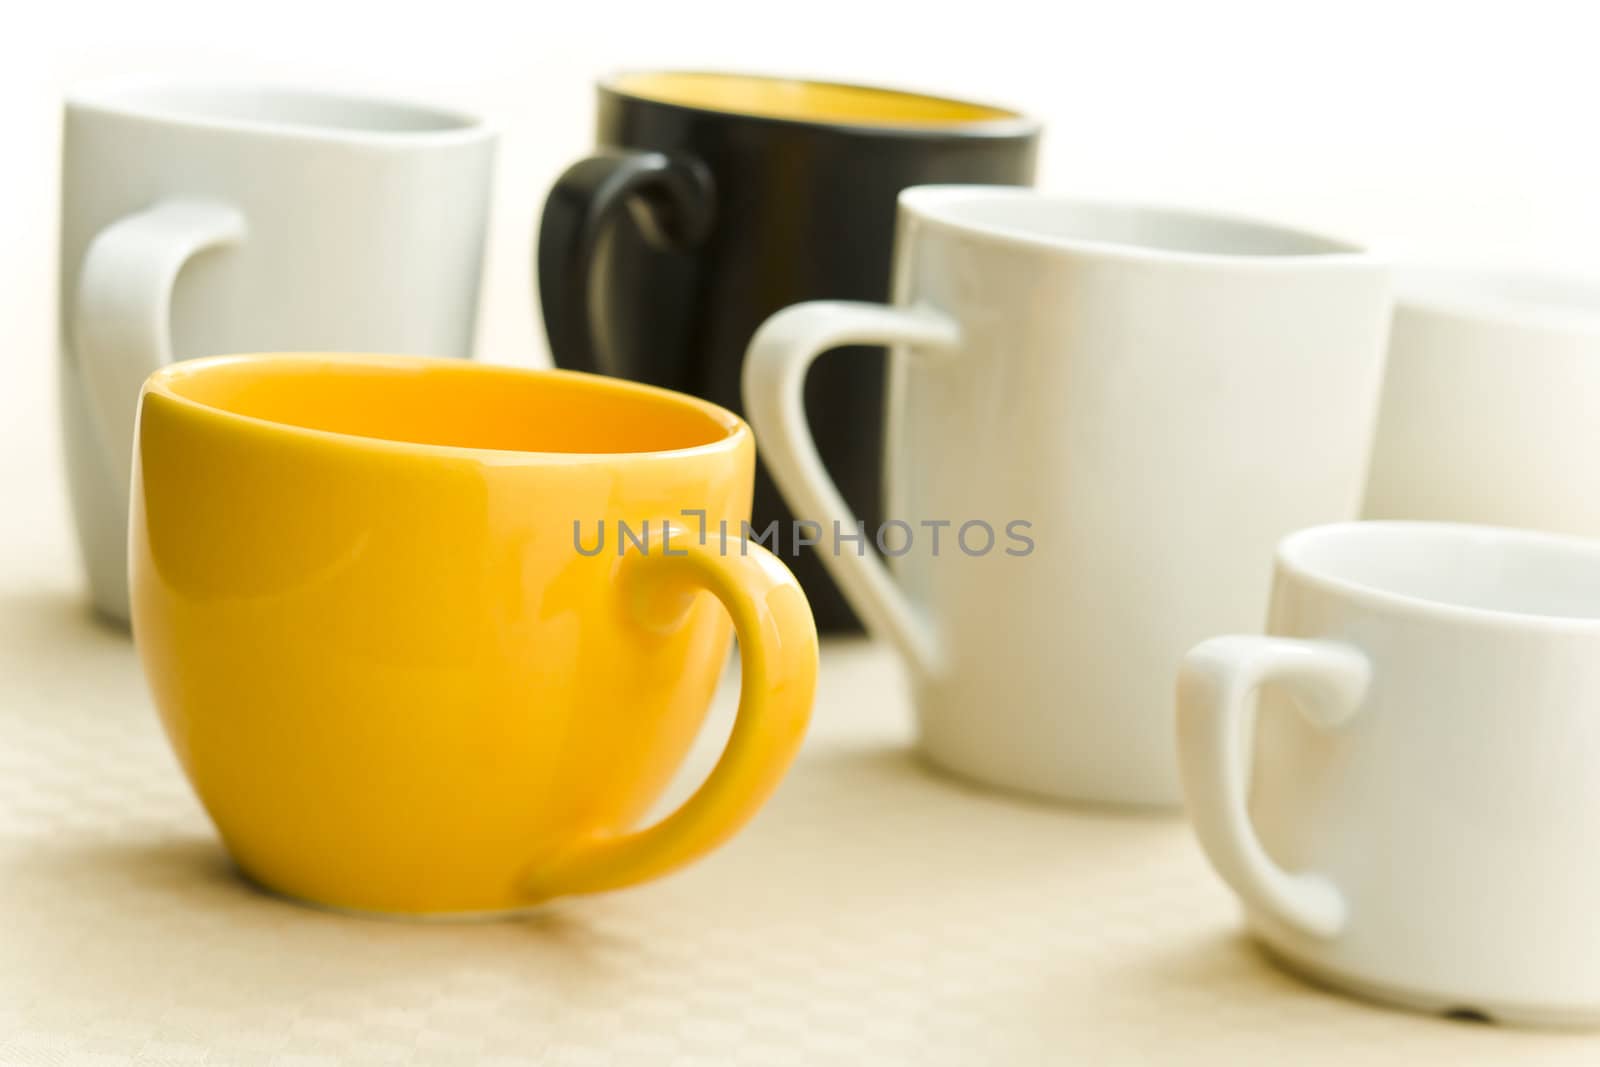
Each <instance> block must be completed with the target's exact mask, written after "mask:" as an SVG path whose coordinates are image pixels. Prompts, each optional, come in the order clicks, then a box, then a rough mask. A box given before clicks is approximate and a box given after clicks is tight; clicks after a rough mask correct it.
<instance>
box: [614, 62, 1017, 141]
mask: <svg viewBox="0 0 1600 1067" xmlns="http://www.w3.org/2000/svg"><path fill="white" fill-rule="evenodd" d="M675 76H685V77H695V78H725V79H728V80H729V81H745V82H766V83H769V84H776V83H789V84H795V85H810V86H818V87H822V88H827V89H847V90H850V91H852V92H860V93H870V94H875V95H883V96H890V97H901V98H906V99H914V100H924V101H928V102H932V103H940V104H956V105H960V106H962V107H971V108H981V109H983V110H986V111H991V112H993V113H994V114H993V115H992V116H989V117H982V118H972V119H961V120H955V121H949V122H895V121H893V120H890V119H884V120H873V119H828V118H804V117H797V116H791V115H772V114H767V113H764V112H761V111H753V110H744V109H740V108H723V107H712V106H710V105H706V104H691V103H682V102H679V101H675V100H670V99H666V98H664V97H660V96H653V95H651V94H649V93H643V92H638V91H635V90H631V89H628V88H625V87H624V83H625V82H627V81H628V80H629V79H631V78H640V77H675ZM597 85H598V88H599V89H600V91H601V92H602V93H609V94H611V95H613V96H617V97H621V98H623V99H627V100H636V101H638V102H640V103H644V104H651V105H654V106H656V107H665V108H676V109H678V110H682V111H693V112H698V113H700V114H704V115H722V116H726V117H729V118H738V119H745V120H748V121H751V122H770V123H777V124H779V125H785V126H807V127H811V128H814V129H825V130H834V131H841V132H872V133H878V134H899V135H903V136H909V137H915V136H919V135H921V136H935V137H937V136H950V135H957V136H989V137H1016V136H1028V135H1037V134H1038V133H1039V131H1040V128H1041V127H1040V124H1039V122H1038V121H1037V120H1036V119H1032V118H1030V117H1028V115H1027V114H1025V113H1024V112H1022V111H1019V110H1018V109H1016V108H1013V107H1007V106H1005V105H1002V104H990V103H987V102H984V101H980V100H968V99H965V98H963V97H957V96H946V95H944V94H942V93H929V92H921V91H918V90H916V89H905V88H898V87H895V86H888V85H873V84H869V83H865V82H847V81H833V80H831V79H827V78H810V77H805V76H803V75H787V74H754V73H749V72H746V71H737V70H705V69H684V70H679V69H657V68H629V69H626V70H617V71H613V72H612V73H610V74H608V75H606V76H605V77H604V78H601V79H600V80H599V82H598V83H597Z"/></svg>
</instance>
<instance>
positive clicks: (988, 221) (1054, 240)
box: [900, 185, 1381, 270]
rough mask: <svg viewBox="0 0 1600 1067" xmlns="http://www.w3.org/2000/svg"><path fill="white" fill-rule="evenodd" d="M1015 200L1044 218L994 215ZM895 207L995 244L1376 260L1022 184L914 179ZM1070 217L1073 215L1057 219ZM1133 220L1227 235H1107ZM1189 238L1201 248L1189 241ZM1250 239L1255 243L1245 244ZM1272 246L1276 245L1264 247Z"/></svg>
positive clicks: (1226, 260)
mask: <svg viewBox="0 0 1600 1067" xmlns="http://www.w3.org/2000/svg"><path fill="white" fill-rule="evenodd" d="M1019 201H1026V202H1028V203H1029V204H1031V205H1033V206H1034V207H1035V208H1036V209H1037V210H1038V211H1039V212H1041V214H1043V213H1052V214H1053V215H1054V218H1053V219H1052V220H1051V225H1048V226H1046V225H1039V224H1035V223H1029V222H1024V223H1016V222H1009V223H1008V222H997V221H996V220H995V218H994V216H995V215H996V214H997V213H998V212H1000V211H1004V210H1005V208H1006V207H1007V206H1008V205H1014V204H1016V203H1017V202H1019ZM900 208H901V210H902V211H903V212H905V213H907V214H909V215H911V216H912V217H914V218H916V219H917V220H919V221H920V222H923V223H926V224H930V225H934V226H942V227H945V228H947V229H951V230H954V231H957V232H961V233H967V234H976V235H980V236H982V237H984V238H986V239H988V240H991V241H995V242H998V243H1004V244H1010V245H1013V246H1015V247H1019V248H1030V249H1042V250H1053V251H1057V252H1065V253H1078V254H1083V255H1093V256H1095V257H1097V258H1116V259H1122V260H1130V261H1142V262H1150V263H1154V262H1161V263H1190V264H1196V265H1207V266H1212V267H1217V266H1226V267H1229V268H1231V269H1239V270H1283V269H1284V268H1286V267H1294V268H1302V269H1303V268H1306V267H1314V268H1319V269H1321V268H1344V267H1356V268H1360V269H1371V268H1372V267H1373V266H1374V265H1376V264H1378V263H1380V262H1381V260H1380V259H1379V258H1378V257H1377V256H1375V255H1374V254H1373V253H1372V252H1370V251H1369V250H1368V249H1366V248H1364V247H1363V246H1361V245H1359V244H1357V243H1355V242H1352V241H1347V240H1344V239H1343V238H1339V237H1333V236H1329V235H1327V234H1323V233H1318V232H1316V231H1313V230H1308V229H1304V228H1301V227H1298V226H1290V225H1284V224H1280V223H1276V222H1270V221H1267V220H1264V219H1259V218H1254V217H1251V216H1248V215H1238V214H1232V213H1229V212H1224V211H1212V210H1206V209H1197V208H1187V207H1179V206H1171V205H1163V204H1151V203H1142V202H1135V201H1117V200H1096V199H1086V198H1079V197H1071V196H1063V195H1057V194H1052V193H1043V192H1040V191H1038V190H1035V189H1029V188H1025V187H1022V186H1005V185H919V186H913V187H912V188H909V189H906V190H903V191H902V192H901V193H900ZM1069 217H1070V218H1072V221H1069V222H1066V223H1065V224H1063V220H1064V219H1068V218H1069ZM1132 219H1137V220H1138V221H1139V222H1142V223H1146V224H1153V227H1154V228H1159V229H1161V230H1162V231H1163V232H1168V233H1174V234H1176V233H1187V234H1193V233H1194V232H1196V231H1199V230H1201V229H1205V230H1209V231H1213V232H1215V233H1218V234H1222V235H1226V240H1223V241H1218V242H1216V243H1215V245H1214V246H1211V247H1207V246H1205V243H1204V242H1198V241H1194V240H1192V239H1185V240H1181V241H1164V240H1157V239H1154V238H1146V239H1138V238H1133V239H1127V238H1117V237H1111V236H1108V234H1109V233H1110V232H1111V231H1114V230H1117V229H1123V230H1126V229H1127V227H1126V225H1125V224H1126V223H1127V222H1128V221H1129V220H1132ZM1119 223H1120V224H1123V225H1120V226H1119V225H1118V224H1119ZM1195 245H1200V247H1193V246H1195ZM1185 246H1190V247H1185ZM1252 246H1254V247H1255V248H1256V249H1258V250H1250V249H1251V248H1252ZM1272 247H1275V248H1276V249H1277V250H1271V251H1269V250H1266V249H1268V248H1272Z"/></svg>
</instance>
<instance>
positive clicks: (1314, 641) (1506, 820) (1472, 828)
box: [1178, 522, 1600, 1024]
mask: <svg viewBox="0 0 1600 1067" xmlns="http://www.w3.org/2000/svg"><path fill="white" fill-rule="evenodd" d="M1258 689H1259V690H1260V692H1261V701H1260V710H1259V714H1257V713H1255V712H1254V711H1253V710H1252V698H1253V696H1254V694H1255V693H1256V691H1257V690H1258ZM1178 739H1179V754H1180V760H1181V765H1182V768H1183V779H1184V791H1185V793H1186V794H1187V797H1188V802H1189V812H1190V816H1191V818H1192V819H1193V821H1194V826H1195V830H1196V832H1197V834H1198V835H1199V838H1200V842H1201V844H1202V845H1203V846H1204V848H1205V850H1206V853H1207V855H1208V856H1209V857H1210V859H1211V862H1212V864H1213V865H1214V866H1215V867H1216V868H1217V870H1218V872H1219V873H1220V874H1221V875H1222V877H1223V878H1224V879H1225V880H1226V881H1227V882H1228V883H1229V885H1231V886H1232V888H1233V889H1234V891H1235V892H1237V893H1238V894H1239V896H1240V897H1241V899H1242V900H1243V902H1244V906H1245V911H1246V914H1247V917H1248V921H1249V924H1250V926H1251V927H1252V928H1253V930H1254V931H1255V933H1256V934H1257V935H1258V936H1259V937H1260V938H1261V940H1262V941H1264V942H1265V943H1266V944H1267V945H1268V946H1269V948H1270V949H1271V950H1272V951H1273V952H1274V954H1275V955H1277V956H1278V957H1280V958H1282V959H1283V960H1284V961H1285V962H1287V963H1288V964H1289V965H1290V966H1291V967H1293V968H1294V969H1296V970H1299V971H1302V972H1305V973H1307V974H1309V975H1311V976H1312V977H1314V978H1316V979H1318V980H1319V981H1322V982H1324V983H1327V984H1330V985H1334V986H1338V987H1341V988H1344V989H1347V990H1350V991H1353V992H1356V993H1358V994H1361V995H1364V996H1368V997H1373V998H1376V999H1381V1000H1385V1001H1391V1002H1394V1003H1398V1004H1400V1005H1403V1006H1408V1007H1412V1008H1417V1009H1421V1010H1426V1011H1438V1012H1466V1013H1472V1014H1478V1015H1484V1016H1488V1017H1490V1018H1493V1019H1497V1020H1503V1021H1508V1022H1521V1023H1535V1024H1539V1023H1551V1024H1573V1023H1595V1022H1600V923H1596V922H1595V920H1594V913H1595V901H1597V900H1600V852H1597V850H1596V848H1595V840H1596V838H1597V837H1600V773H1597V770H1596V769H1597V768H1600V542H1597V541H1590V540H1584V539H1579V538H1572V537H1564V536H1557V535H1553V534H1545V533H1536V532H1531V531H1522V530H1509V529H1503V528H1493V527H1481V526H1465V525H1455V524H1447V523H1411V522H1362V523H1345V524H1340V525H1334V526H1324V527H1318V528H1313V529H1309V530H1304V531H1301V532H1300V533H1297V534H1294V535H1293V536H1291V537H1289V538H1287V539H1285V540H1284V542H1283V544H1282V545H1281V546H1280V548H1279V550H1278V559H1277V570H1276V576H1275V581H1274V586H1273V596H1272V607H1271V611H1270V616H1269V619H1268V623H1267V636H1250V635H1237V636H1231V637H1219V638H1213V639H1211V640H1208V641H1206V642H1204V643H1202V644H1200V645H1199V646H1197V647H1196V648H1195V649H1194V650H1193V651H1191V652H1190V653H1189V655H1188V656H1187V658H1186V659H1185V660H1184V663H1183V666H1182V669H1181V673H1180V678H1179V684H1178ZM1252 749H1253V758H1252V757H1251V756H1250V755H1249V753H1250V752H1251V750H1252ZM1252 763H1253V766H1254V775H1253V786H1252V777H1251V773H1250V772H1251V764H1252Z"/></svg>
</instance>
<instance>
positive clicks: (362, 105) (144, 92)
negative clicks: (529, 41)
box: [65, 76, 495, 148]
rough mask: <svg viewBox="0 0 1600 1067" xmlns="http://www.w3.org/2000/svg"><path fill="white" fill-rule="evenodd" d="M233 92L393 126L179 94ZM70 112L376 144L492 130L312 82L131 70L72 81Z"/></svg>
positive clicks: (464, 117)
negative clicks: (135, 73) (260, 110)
mask: <svg viewBox="0 0 1600 1067" xmlns="http://www.w3.org/2000/svg"><path fill="white" fill-rule="evenodd" d="M208 94H210V95H222V96H233V97H239V96H244V95H254V96H256V97H259V98H263V99H270V100H274V101H277V102H282V103H295V104H300V105H302V106H304V105H321V106H325V107H328V108H329V109H337V110H341V111H343V112H345V113H355V112H366V113H370V114H383V113H386V114H388V115H389V116H391V117H392V119H393V120H394V122H393V124H391V125H383V124H377V123H373V124H366V123H361V122H356V121H351V122H346V123H333V122H329V123H319V122H312V121H306V120H304V119H299V120H297V119H294V118H290V117H287V116H283V117H274V116H272V115H270V114H234V115H230V114H228V113H227V112H226V110H223V111H214V110H208V109H206V108H204V107H199V106H192V105H186V104H184V103H183V102H182V100H181V98H182V97H184V96H191V95H192V96H195V97H201V96H205V95H208ZM65 106H66V108H67V110H68V111H69V112H70V111H86V112H96V113H100V114H111V115H118V116H122V117H124V118H130V119H137V120H140V121H143V122H148V123H151V124H154V125H164V126H172V127H179V128H187V129H204V130H215V131H219V132H230V133H244V134H256V135H263V136H275V137H281V138H285V139H292V140H297V141H321V142H327V143H336V144H359V145H372V146H381V147H389V148H395V147H421V146H425V145H427V146H439V145H455V144H463V143H470V142H475V141H482V140H486V139H491V138H493V137H494V136H495V131H494V130H493V128H492V127H490V126H489V125H488V124H487V123H486V122H485V121H484V120H483V119H482V118H481V117H480V116H478V115H475V114H473V113H471V112H468V111H462V110H458V109H456V108H452V107H445V106H441V105H437V104H432V103H423V102H419V101H413V100H407V99H403V98H397V97H390V96H379V95H372V94H367V93H359V92H348V91H345V90H342V89H328V88H322V87H319V86H314V85H300V84H295V83H288V82H283V83H275V82H258V81H234V80H228V79H207V78H177V77H161V76H152V77H130V78H106V79H99V80H95V81H89V82H83V83H80V84H78V85H75V86H73V87H72V88H71V89H69V90H68V91H67V93H66V95H65Z"/></svg>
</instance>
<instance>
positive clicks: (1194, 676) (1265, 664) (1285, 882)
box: [1178, 635, 1372, 938]
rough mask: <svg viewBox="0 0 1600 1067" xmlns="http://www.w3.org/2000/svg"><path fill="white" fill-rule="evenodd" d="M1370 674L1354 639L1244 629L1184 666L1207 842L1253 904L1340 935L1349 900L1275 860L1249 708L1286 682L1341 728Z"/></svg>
mask: <svg viewBox="0 0 1600 1067" xmlns="http://www.w3.org/2000/svg"><path fill="white" fill-rule="evenodd" d="M1371 676H1372V667H1371V664H1370V663H1369V662H1368V660H1367V657H1366V656H1365V655H1363V654H1362V653H1361V652H1360V651H1359V650H1358V649H1355V648H1352V647H1350V646H1349V645H1342V644H1336V643H1334V642H1331V641H1302V640H1297V639H1294V638H1287V637H1255V636H1245V635H1238V636H1231V637H1214V638H1212V639H1211V640H1209V641H1204V642H1202V643H1201V644H1199V645H1196V646H1195V647H1194V648H1193V649H1191V650H1190V652H1189V654H1188V655H1187V656H1185V657H1184V659H1183V666H1182V668H1181V670H1180V672H1179V675H1178V764H1179V770H1180V773H1181V775H1182V778H1183V791H1184V794H1185V796H1186V797H1187V798H1188V802H1189V817H1190V819H1191V820H1192V821H1193V823H1194V829H1195V833H1196V835H1197V836H1198V837H1199V838H1200V846H1201V847H1202V848H1203V849H1205V852H1206V855H1207V856H1208V857H1209V858H1210V860H1211V863H1212V865H1213V866H1214V867H1216V869H1217V873H1218V874H1220V875H1222V878H1223V880H1224V881H1225V882H1227V883H1228V885H1229V886H1231V887H1232V888H1233V891H1234V892H1236V893H1238V894H1239V896H1240V898H1241V899H1242V900H1243V901H1244V902H1245V903H1246V904H1247V905H1248V906H1250V907H1252V908H1254V909H1256V910H1258V911H1261V912H1264V913H1266V914H1268V915H1272V916H1274V917H1276V918H1277V919H1279V920H1281V921H1283V922H1284V923H1287V924H1288V925H1290V926H1292V927H1294V928H1296V929H1298V930H1301V931H1303V932H1305V933H1307V934H1310V935H1312V936H1314V937H1319V938H1331V937H1335V936H1337V935H1338V934H1339V932H1340V931H1341V930H1343V929H1344V925H1345V921H1346V918H1347V917H1348V910H1349V909H1348V905H1347V904H1346V901H1345V898H1344V895H1343V894H1342V893H1341V892H1340V891H1339V888H1338V887H1337V886H1335V885H1334V884H1333V883H1332V882H1331V881H1329V880H1328V879H1327V878H1325V877H1323V876H1322V875H1319V874H1314V873H1310V872H1296V873H1291V872H1289V871H1285V870H1284V869H1283V868H1282V867H1279V866H1278V865H1277V864H1276V863H1274V862H1273V860H1272V858H1271V857H1270V856H1268V855H1267V853H1266V850H1265V849H1264V848H1263V847H1262V845H1261V840H1260V838H1258V837H1257V836H1256V832H1255V829H1254V827H1252V826H1251V825H1250V813H1249V811H1248V809H1247V808H1246V806H1245V788H1246V786H1247V784H1248V782H1249V770H1250V769H1249V768H1248V767H1247V766H1245V752H1246V751H1247V749H1248V747H1249V746H1247V745H1246V744H1245V741H1246V740H1247V738H1246V735H1245V733H1244V731H1245V730H1246V729H1247V725H1246V721H1245V709H1246V706H1247V704H1248V701H1249V697H1250V695H1251V694H1252V693H1254V692H1255V691H1256V690H1257V689H1259V688H1260V687H1261V686H1263V685H1267V684H1273V683H1277V684H1282V685H1284V686H1287V687H1288V688H1289V689H1290V691H1291V692H1292V693H1293V694H1294V695H1295V697H1296V698H1297V699H1296V701H1295V704H1296V706H1297V707H1299V709H1300V710H1301V712H1302V714H1304V715H1305V716H1306V718H1307V719H1308V720H1309V721H1310V722H1311V723H1313V724H1314V725H1316V726H1318V727H1321V728H1323V729H1333V728H1335V727H1338V726H1340V725H1341V724H1343V723H1345V722H1347V721H1349V719H1350V718H1351V717H1353V716H1354V715H1355V714H1356V712H1357V711H1358V710H1360V707H1361V701H1362V698H1363V697H1364V696H1365V694H1366V690H1367V683H1368V682H1369V681H1370V680H1371ZM1252 721H1253V720H1252Z"/></svg>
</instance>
